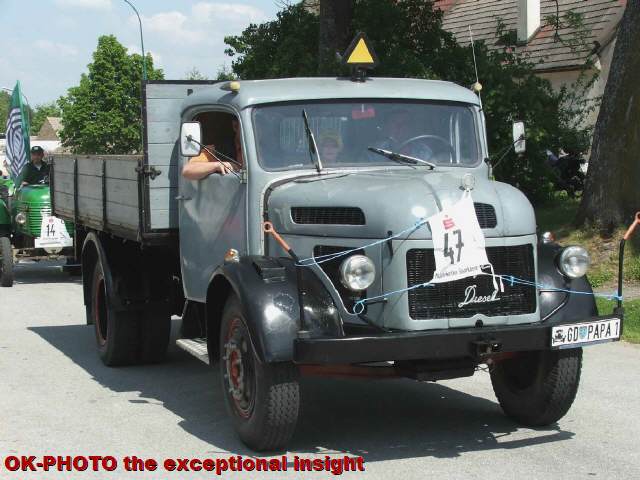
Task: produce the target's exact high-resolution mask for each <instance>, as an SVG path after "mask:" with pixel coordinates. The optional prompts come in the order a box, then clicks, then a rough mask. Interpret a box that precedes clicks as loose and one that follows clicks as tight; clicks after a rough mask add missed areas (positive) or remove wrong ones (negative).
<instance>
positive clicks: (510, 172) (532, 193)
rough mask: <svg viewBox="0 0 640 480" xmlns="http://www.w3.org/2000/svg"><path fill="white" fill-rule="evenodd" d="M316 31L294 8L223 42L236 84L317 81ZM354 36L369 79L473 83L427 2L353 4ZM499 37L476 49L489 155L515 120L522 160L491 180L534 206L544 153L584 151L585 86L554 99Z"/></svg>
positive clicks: (542, 195)
mask: <svg viewBox="0 0 640 480" xmlns="http://www.w3.org/2000/svg"><path fill="white" fill-rule="evenodd" d="M320 5H321V4H320ZM318 31H319V18H318V16H317V15H314V14H313V13H310V12H309V11H308V10H306V9H305V8H304V7H303V6H302V5H301V4H297V5H294V6H289V7H287V8H285V9H284V10H282V11H281V12H280V13H279V14H278V17H277V18H276V20H274V21H271V22H267V23H264V24H261V25H250V26H249V27H248V28H247V29H246V30H245V31H244V32H242V34H241V35H239V36H235V37H227V38H225V42H226V43H227V44H228V45H229V48H228V49H227V53H228V54H229V55H231V56H232V57H234V61H233V64H232V67H233V70H234V72H235V73H236V74H238V75H239V76H240V78H244V79H255V78H277V77H287V76H313V75H315V74H316V73H317V52H318ZM357 31H365V32H367V34H368V36H369V38H370V40H371V43H372V44H373V45H372V46H373V48H374V49H375V51H376V53H377V54H378V57H379V58H380V60H381V64H380V65H379V66H378V67H377V69H376V70H375V71H374V72H372V75H374V76H387V77H414V78H427V79H441V80H450V81H453V82H455V83H458V84H460V85H463V86H471V85H472V84H473V83H474V82H475V81H476V77H475V70H474V62H473V57H472V49H471V47H470V46H462V45H460V44H458V43H457V42H456V40H455V38H454V37H453V36H452V35H451V34H450V33H448V32H447V31H445V30H444V29H443V28H442V12H441V11H440V10H438V9H434V7H433V1H430V0H403V1H402V2H389V1H388V0H366V1H365V0H356V1H355V2H354V5H353V18H352V22H351V33H350V34H351V35H354V34H355V32H357ZM499 33H500V34H501V37H503V38H502V40H503V44H504V48H502V49H501V50H497V51H496V50H489V49H488V48H487V47H486V45H484V44H483V43H482V42H478V43H477V44H476V54H477V64H478V72H479V77H480V80H481V83H482V84H483V87H484V89H483V91H482V100H483V107H484V108H483V110H484V114H485V116H486V118H487V127H488V137H489V149H490V151H491V152H498V151H500V150H502V149H503V148H504V147H505V146H509V145H510V144H511V143H512V138H511V123H512V121H514V120H523V121H525V123H526V126H527V152H526V153H525V154H524V155H515V154H513V153H511V154H508V155H507V156H506V157H505V158H504V160H503V161H502V162H501V163H500V164H499V165H498V166H497V168H496V169H495V170H494V174H495V176H496V178H497V179H499V180H503V181H506V182H508V183H511V184H514V185H516V186H518V187H519V188H520V189H522V190H523V191H524V192H525V193H526V194H527V195H528V196H529V198H530V199H531V200H532V201H533V202H539V201H542V200H545V199H546V198H548V197H549V196H550V194H551V192H552V190H553V183H552V181H551V172H550V171H549V170H548V167H547V166H546V163H545V159H546V150H547V149H548V150H551V151H554V152H557V151H558V150H559V149H560V148H563V149H564V150H565V151H569V152H570V153H571V154H574V155H582V154H584V152H585V151H586V150H587V149H588V147H589V138H590V135H589V130H588V129H586V128H585V127H584V126H582V125H583V124H582V123H581V122H580V120H581V119H582V118H584V116H585V114H586V111H587V110H586V108H585V107H584V106H583V105H580V102H578V101H577V100H578V99H579V98H580V96H581V94H582V93H583V90H584V89H586V88H587V87H588V84H589V81H588V79H585V80H584V82H583V85H582V89H563V90H561V91H559V92H554V91H553V90H552V88H551V85H550V83H549V82H548V81H546V80H543V79H541V78H540V77H538V76H536V75H535V72H534V64H533V63H532V62H531V61H529V60H528V58H527V57H526V56H525V55H521V54H518V53H516V49H514V48H513V44H512V43H511V42H510V39H511V37H513V35H511V32H507V31H501V32H499ZM334 68H335V70H334V71H333V72H328V73H329V74H331V73H333V74H334V75H340V74H342V75H344V74H346V73H348V71H346V70H345V69H344V67H340V66H338V65H336V66H334Z"/></svg>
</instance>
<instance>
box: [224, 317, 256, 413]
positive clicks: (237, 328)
mask: <svg viewBox="0 0 640 480" xmlns="http://www.w3.org/2000/svg"><path fill="white" fill-rule="evenodd" d="M223 362H224V379H225V380H224V385H225V390H226V394H228V396H229V398H230V399H231V401H232V404H233V407H234V409H235V411H236V413H237V414H238V415H239V416H240V417H242V418H249V417H250V416H251V413H252V412H253V408H254V405H255V366H254V363H253V355H252V352H251V349H250V339H249V335H248V332H247V330H246V327H245V326H244V322H242V320H241V319H240V318H234V319H233V320H232V321H231V325H230V326H229V330H228V331H227V336H226V338H225V344H224V354H223Z"/></svg>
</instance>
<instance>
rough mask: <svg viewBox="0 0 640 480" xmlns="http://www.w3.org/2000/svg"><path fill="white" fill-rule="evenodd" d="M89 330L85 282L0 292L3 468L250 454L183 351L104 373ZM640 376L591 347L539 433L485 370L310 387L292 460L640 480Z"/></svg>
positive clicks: (210, 375) (57, 278)
mask: <svg viewBox="0 0 640 480" xmlns="http://www.w3.org/2000/svg"><path fill="white" fill-rule="evenodd" d="M83 323H84V308H83V306H82V296H81V285H80V283H79V281H78V280H73V279H70V278H69V277H67V276H65V274H63V273H61V272H60V271H59V270H58V267H57V266H55V265H51V264H40V265H20V266H19V267H18V270H17V273H16V285H15V286H14V287H13V288H11V289H0V412H1V413H0V456H1V457H6V456H7V455H16V454H17V455H22V454H25V455H46V454H53V455H58V454H60V455H114V456H117V457H124V456H125V455H131V454H136V455H138V456H148V457H154V458H168V457H207V456H208V457H219V456H225V455H228V454H229V453H228V452H231V453H234V454H241V455H244V456H248V455H251V453H250V452H249V451H248V450H247V449H246V448H244V447H243V446H242V445H241V444H240V443H239V441H238V440H237V439H236V438H235V436H234V433H233V432H232V430H231V425H230V423H229V421H228V419H227V417H226V415H225V413H224V410H223V407H222V397H221V395H220V392H219V390H218V388H217V387H218V382H219V378H218V375H217V373H216V372H215V371H212V370H211V369H209V368H207V367H206V366H205V365H204V364H202V363H200V362H198V360H196V359H193V358H191V357H189V356H188V355H187V354H185V353H183V352H181V351H179V350H177V349H175V348H172V349H171V351H170V354H169V358H168V360H167V362H166V363H164V364H161V365H156V366H145V367H129V368H120V369H109V368H106V367H104V366H103V365H102V364H101V363H100V361H99V360H98V357H97V355H96V352H95V349H94V338H93V332H92V329H91V327H87V326H85V325H84V324H83ZM175 326H177V325H174V327H175ZM174 330H175V329H174ZM639 366H640V348H638V347H636V346H633V345H628V344H624V343H620V344H609V345H602V346H596V347H591V348H590V349H587V350H586V354H585V360H584V370H583V379H582V385H581V387H580V391H579V393H578V398H577V400H576V403H575V404H574V406H573V408H572V410H571V411H570V413H569V414H568V415H567V416H566V417H565V418H564V419H562V420H561V421H560V422H559V424H558V425H556V426H553V427H550V428H546V429H539V430H531V429H526V428H519V427H517V426H516V425H514V424H513V423H512V422H510V421H509V420H507V419H506V418H505V417H504V416H503V415H502V413H501V411H500V407H499V406H498V405H497V403H496V401H495V399H494V396H493V393H492V390H491V385H490V382H489V378H488V375H487V374H486V373H484V372H479V373H477V374H476V375H475V376H474V377H472V378H469V379H461V380H456V381H447V382H442V383H439V384H419V383H415V382H412V381H409V380H384V381H383V380H379V381H346V380H326V379H306V380H305V381H304V382H303V390H302V392H303V399H304V400H303V410H304V416H303V419H302V421H301V422H300V424H299V428H298V430H297V432H296V435H295V437H294V439H293V443H292V445H291V451H290V452H289V453H288V455H289V459H291V458H293V455H300V456H304V457H313V456H316V457H318V458H324V456H325V455H326V454H331V455H337V454H339V453H342V452H346V453H348V454H350V455H361V456H363V457H364V459H365V466H366V476H367V477H369V478H385V479H391V478H403V479H410V478H421V479H424V478H480V479H487V478H490V479H495V478H509V479H511V478H520V477H523V478H544V479H549V478H562V479H570V478H640V453H639V452H640V449H639V448H638V444H637V436H638V432H639V431H640V406H639V405H640V402H639V401H638V400H639V396H638V393H640V387H639V386H640V373H639V372H640V368H639ZM268 475H269V477H270V478H280V477H281V474H277V473H271V474H268ZM237 476H238V477H241V478H260V475H257V474H255V473H253V474H248V473H245V472H243V473H242V474H237ZM287 476H289V477H294V478H327V476H328V475H326V474H323V473H307V474H306V475H302V474H299V473H298V474H295V473H294V472H291V471H288V472H287ZM213 477H214V475H212V474H203V473H202V474H197V475H192V476H189V475H188V474H184V473H181V474H178V473H175V472H174V473H171V474H170V473H163V474H160V473H158V472H156V473H154V474H148V475H147V474H141V473H124V472H122V471H118V472H117V474H106V473H97V474H96V473H91V474H89V473H86V472H85V473H81V474H77V473H74V474H68V473H65V474H57V476H56V475H54V474H52V473H47V474H43V473H39V474H33V473H32V474H29V475H17V474H11V473H8V472H7V471H6V470H4V469H3V466H2V464H0V478H3V479H4V478H11V479H13V478H38V479H39V478H107V479H111V478H113V479H116V478H117V479H120V478H158V479H160V478H166V479H173V478H175V479H182V478H213Z"/></svg>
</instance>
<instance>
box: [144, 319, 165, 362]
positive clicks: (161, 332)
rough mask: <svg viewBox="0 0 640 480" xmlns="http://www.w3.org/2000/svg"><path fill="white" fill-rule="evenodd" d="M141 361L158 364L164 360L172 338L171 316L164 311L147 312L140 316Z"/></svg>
mask: <svg viewBox="0 0 640 480" xmlns="http://www.w3.org/2000/svg"><path fill="white" fill-rule="evenodd" d="M139 325H140V360H141V361H142V362H143V363H158V362H161V361H162V360H164V357H165V355H166V353H167V347H168V346H169V337H170V336H171V315H170V314H168V313H166V311H164V310H145V311H143V312H141V313H140V315H139Z"/></svg>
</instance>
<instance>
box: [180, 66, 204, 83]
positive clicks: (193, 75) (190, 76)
mask: <svg viewBox="0 0 640 480" xmlns="http://www.w3.org/2000/svg"><path fill="white" fill-rule="evenodd" d="M184 79H185V80H209V77H207V76H206V75H205V74H203V73H202V72H200V70H198V68H197V67H193V68H192V69H191V70H189V71H188V72H187V73H186V74H185V76H184Z"/></svg>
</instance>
